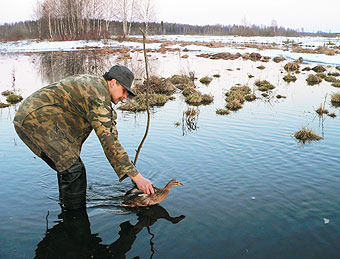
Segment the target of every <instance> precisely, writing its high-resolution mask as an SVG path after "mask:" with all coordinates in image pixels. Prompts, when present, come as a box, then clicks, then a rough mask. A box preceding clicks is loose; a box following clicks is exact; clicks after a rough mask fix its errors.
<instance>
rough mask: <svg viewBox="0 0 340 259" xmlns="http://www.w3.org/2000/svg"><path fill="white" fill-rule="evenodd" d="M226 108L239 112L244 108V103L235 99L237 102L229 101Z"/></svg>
mask: <svg viewBox="0 0 340 259" xmlns="http://www.w3.org/2000/svg"><path fill="white" fill-rule="evenodd" d="M226 107H227V108H228V109H229V110H232V111H237V110H239V109H241V108H242V107H243V105H242V103H241V102H240V100H238V99H235V100H232V101H229V102H228V103H227V105H226Z"/></svg>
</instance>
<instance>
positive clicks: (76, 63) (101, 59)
mask: <svg viewBox="0 0 340 259" xmlns="http://www.w3.org/2000/svg"><path fill="white" fill-rule="evenodd" d="M136 58H137V59H138V61H136V60H133V59H129V58H126V57H122V56H118V55H112V53H111V54H107V53H104V52H102V51H69V52H42V53H40V54H39V55H38V58H37V59H36V61H35V63H36V64H37V69H38V71H39V72H40V74H41V77H42V79H43V81H45V82H47V83H48V84H50V83H53V82H55V81H58V80H61V79H63V78H65V77H67V76H71V75H75V74H91V75H97V76H99V75H103V74H104V73H105V72H106V71H107V70H108V69H110V67H111V66H113V65H115V64H117V65H124V66H127V67H129V68H130V69H131V71H132V72H133V73H134V74H135V78H136V79H142V78H144V75H145V68H144V62H143V60H141V59H139V58H138V53H136ZM149 63H150V64H149V66H150V71H151V70H152V71H156V69H155V67H158V66H159V64H158V63H159V62H158V60H157V59H150V60H149Z"/></svg>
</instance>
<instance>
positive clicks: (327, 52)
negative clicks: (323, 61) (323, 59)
mask: <svg viewBox="0 0 340 259" xmlns="http://www.w3.org/2000/svg"><path fill="white" fill-rule="evenodd" d="M315 51H316V53H319V54H325V55H328V56H334V55H335V50H334V49H329V48H327V47H324V46H320V47H317V48H316V49H315Z"/></svg>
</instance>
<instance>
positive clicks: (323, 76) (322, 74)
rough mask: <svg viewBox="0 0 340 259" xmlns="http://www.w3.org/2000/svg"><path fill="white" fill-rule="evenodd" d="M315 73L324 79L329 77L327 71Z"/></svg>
mask: <svg viewBox="0 0 340 259" xmlns="http://www.w3.org/2000/svg"><path fill="white" fill-rule="evenodd" d="M315 75H316V76H318V77H321V78H322V79H325V78H326V77H327V75H326V74H325V73H316V74H315Z"/></svg>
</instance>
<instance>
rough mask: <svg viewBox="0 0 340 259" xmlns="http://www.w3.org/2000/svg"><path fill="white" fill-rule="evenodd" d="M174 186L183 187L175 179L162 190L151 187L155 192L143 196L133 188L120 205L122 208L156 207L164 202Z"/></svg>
mask: <svg viewBox="0 0 340 259" xmlns="http://www.w3.org/2000/svg"><path fill="white" fill-rule="evenodd" d="M175 186H184V184H182V183H180V182H179V181H177V180H176V179H172V180H170V181H169V182H168V183H167V185H165V187H164V188H157V187H156V186H154V185H152V187H153V189H154V191H155V192H154V193H153V194H145V193H143V192H141V191H139V190H138V189H137V188H134V189H132V190H130V191H129V192H128V195H126V196H125V198H124V201H123V202H122V203H121V205H122V206H124V207H146V206H152V205H156V204H158V203H160V202H162V201H164V200H165V199H166V198H167V197H168V195H169V191H170V189H171V188H172V187H175ZM137 190H138V191H137Z"/></svg>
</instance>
